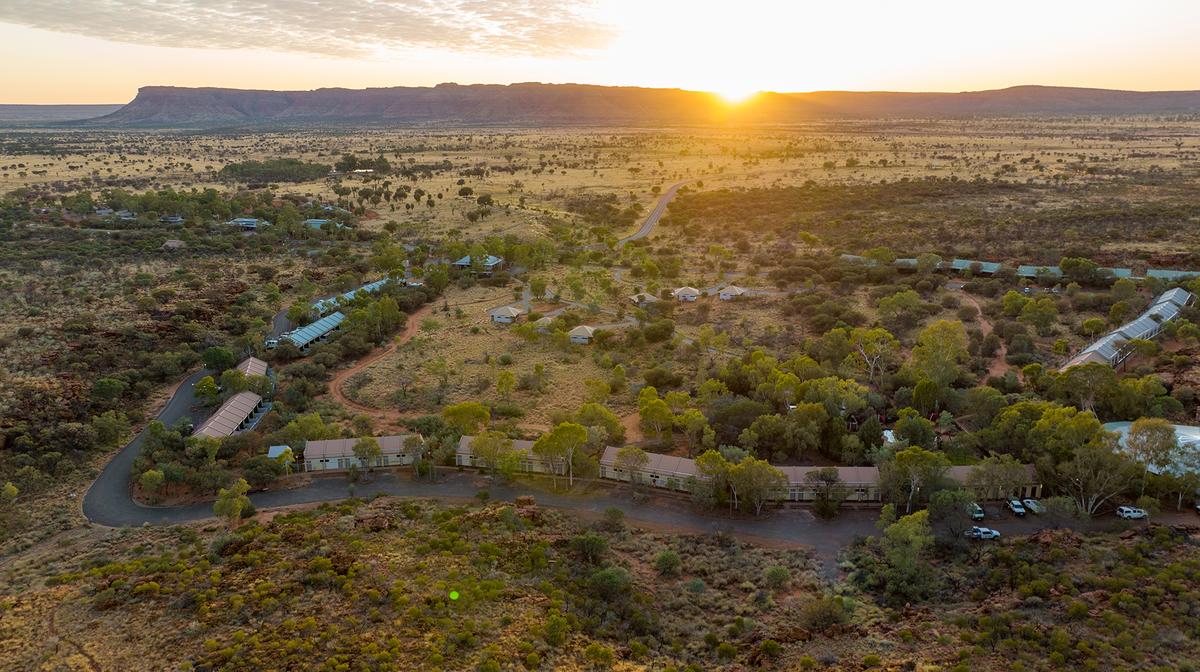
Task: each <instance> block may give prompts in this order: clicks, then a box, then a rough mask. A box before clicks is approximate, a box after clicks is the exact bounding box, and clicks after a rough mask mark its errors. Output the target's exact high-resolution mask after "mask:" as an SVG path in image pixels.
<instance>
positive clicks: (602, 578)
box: [588, 567, 631, 600]
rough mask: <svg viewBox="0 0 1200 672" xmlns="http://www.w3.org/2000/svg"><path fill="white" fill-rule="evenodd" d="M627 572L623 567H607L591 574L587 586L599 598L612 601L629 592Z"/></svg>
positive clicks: (629, 581)
mask: <svg viewBox="0 0 1200 672" xmlns="http://www.w3.org/2000/svg"><path fill="white" fill-rule="evenodd" d="M630 583H631V580H630V578H629V572H627V571H625V569H624V568H623V567H608V568H605V569H601V570H598V571H596V572H595V573H594V574H592V577H591V578H590V579H588V586H589V587H590V588H591V589H592V591H593V592H595V593H596V594H597V595H598V596H600V597H601V598H604V599H606V600H612V599H615V598H617V597H620V596H621V595H623V594H625V592H626V591H627V590H629V584H630Z"/></svg>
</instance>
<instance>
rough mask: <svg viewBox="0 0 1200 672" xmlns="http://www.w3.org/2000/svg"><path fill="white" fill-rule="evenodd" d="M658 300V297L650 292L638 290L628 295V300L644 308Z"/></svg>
mask: <svg viewBox="0 0 1200 672" xmlns="http://www.w3.org/2000/svg"><path fill="white" fill-rule="evenodd" d="M658 301H659V299H658V297H657V296H655V295H653V294H650V293H649V292H638V293H637V294H634V295H633V296H631V297H629V302H630V303H632V304H633V305H635V306H637V307H638V308H645V307H647V306H650V305H652V304H655V303H658Z"/></svg>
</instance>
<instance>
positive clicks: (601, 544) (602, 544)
mask: <svg viewBox="0 0 1200 672" xmlns="http://www.w3.org/2000/svg"><path fill="white" fill-rule="evenodd" d="M571 550H573V551H575V553H576V554H577V555H578V556H579V558H580V559H581V560H583V561H584V562H590V563H593V564H594V563H596V562H598V561H599V560H600V558H602V557H604V554H605V553H606V552H607V551H608V540H606V539H605V538H604V537H602V536H600V535H598V534H595V533H594V532H589V533H587V534H581V535H579V536H577V537H575V538H573V539H571Z"/></svg>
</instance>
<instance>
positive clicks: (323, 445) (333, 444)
mask: <svg viewBox="0 0 1200 672" xmlns="http://www.w3.org/2000/svg"><path fill="white" fill-rule="evenodd" d="M410 437H416V438H417V439H418V440H420V441H421V442H422V443H424V441H425V438H424V437H422V436H421V435H420V434H391V435H388V436H376V437H373V438H374V439H375V441H376V442H378V443H379V449H380V452H381V453H382V455H381V456H380V457H378V458H376V459H374V460H371V461H370V462H369V463H368V462H364V461H363V460H360V459H358V457H357V456H355V454H354V445H355V444H356V443H358V442H359V441H360V439H357V438H355V439H324V440H320V441H306V442H305V443H304V470H305V471H346V470H347V469H349V468H350V467H351V465H353V466H357V467H358V468H359V469H370V468H373V467H401V466H407V465H410V464H412V463H413V459H414V457H415V456H414V455H413V454H412V453H410V452H408V450H407V448H406V446H405V444H406V443H407V442H408V439H409V438H410Z"/></svg>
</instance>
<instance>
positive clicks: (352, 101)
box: [86, 83, 1200, 128]
mask: <svg viewBox="0 0 1200 672" xmlns="http://www.w3.org/2000/svg"><path fill="white" fill-rule="evenodd" d="M1146 114H1151V115H1163V114H1168V115H1169V114H1180V115H1191V114H1200V91H1121V90H1112V89H1095V88H1078V87H1058V86H1036V85H1026V86H1014V87H1009V88H1005V89H994V90H985V91H964V92H959V93H908V92H891V91H814V92H808V93H775V92H769V93H761V94H758V95H756V96H754V97H752V98H751V99H750V100H748V101H745V102H743V103H740V104H731V103H728V102H726V101H724V100H723V99H721V98H720V97H719V96H718V95H716V94H713V93H707V92H702V91H687V90H683V89H651V88H639V87H616V86H596V85H587V84H541V83H520V84H508V85H501V84H472V85H460V84H439V85H437V86H433V87H391V88H370V89H343V88H325V89H314V90H311V91H268V90H248V89H226V88H214V87H206V88H184V87H172V86H146V87H143V88H141V89H139V91H138V94H137V97H135V98H134V99H133V101H131V102H130V103H129V104H127V105H125V106H123V107H121V108H120V109H118V110H116V111H113V112H112V113H111V114H106V115H104V116H100V117H98V118H95V119H90V120H88V121H87V122H86V124H87V125H89V126H111V127H138V126H143V127H167V128H169V127H212V126H241V125H250V126H252V125H260V124H270V125H281V124H282V125H287V124H313V123H316V124H321V123H331V124H338V123H364V122H366V123H380V124H397V125H409V124H412V125H416V124H429V123H442V124H464V125H469V124H483V125H486V124H513V125H524V124H531V125H532V124H562V125H571V124H579V125H600V124H608V125H618V126H619V125H664V124H665V125H696V124H699V125H704V124H724V123H748V124H760V123H761V124H780V123H782V124H786V123H796V122H803V121H809V120H819V119H856V118H860V119H861V118H956V117H963V118H968V117H988V116H1029V115H1043V116H1080V115H1105V116H1127V115H1146Z"/></svg>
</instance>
